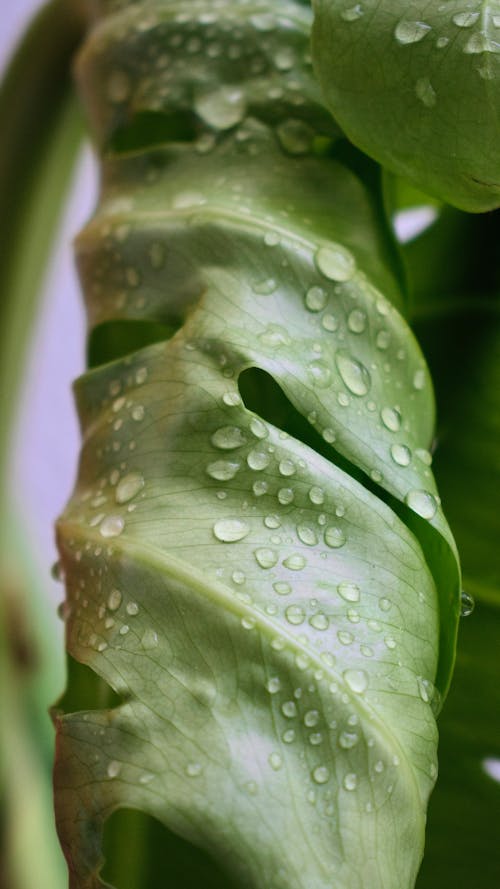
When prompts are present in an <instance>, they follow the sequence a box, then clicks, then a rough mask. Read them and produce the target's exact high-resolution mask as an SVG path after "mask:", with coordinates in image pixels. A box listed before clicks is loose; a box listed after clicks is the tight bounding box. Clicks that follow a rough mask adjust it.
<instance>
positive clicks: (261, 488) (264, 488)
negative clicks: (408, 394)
mask: <svg viewBox="0 0 500 889" xmlns="http://www.w3.org/2000/svg"><path fill="white" fill-rule="evenodd" d="M268 490H269V485H268V483H267V482H265V481H263V480H259V481H257V482H254V483H253V485H252V491H253V492H254V494H255V496H256V497H262V496H263V495H264V494H267V492H268Z"/></svg>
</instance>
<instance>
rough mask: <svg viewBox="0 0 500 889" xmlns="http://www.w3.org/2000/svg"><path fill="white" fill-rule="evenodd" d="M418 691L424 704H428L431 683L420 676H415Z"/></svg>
mask: <svg viewBox="0 0 500 889" xmlns="http://www.w3.org/2000/svg"><path fill="white" fill-rule="evenodd" d="M417 685H418V692H419V695H420V697H421V698H422V700H423V702H424V704H428V703H429V701H430V699H431V697H432V683H431V682H429V680H428V679H423V677H422V676H418V677H417Z"/></svg>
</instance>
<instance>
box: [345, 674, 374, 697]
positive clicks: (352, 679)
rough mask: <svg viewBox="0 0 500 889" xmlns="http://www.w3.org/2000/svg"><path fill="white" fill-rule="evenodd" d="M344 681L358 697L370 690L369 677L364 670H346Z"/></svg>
mask: <svg viewBox="0 0 500 889" xmlns="http://www.w3.org/2000/svg"><path fill="white" fill-rule="evenodd" d="M344 679H345V681H346V682H347V685H348V686H349V688H350V689H351V691H353V692H355V693H356V694H357V695H362V694H363V692H364V691H366V689H367V688H368V676H367V675H366V673H365V671H364V670H344Z"/></svg>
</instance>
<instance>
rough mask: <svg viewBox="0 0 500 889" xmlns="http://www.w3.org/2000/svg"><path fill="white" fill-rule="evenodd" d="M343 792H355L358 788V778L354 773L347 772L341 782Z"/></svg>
mask: <svg viewBox="0 0 500 889" xmlns="http://www.w3.org/2000/svg"><path fill="white" fill-rule="evenodd" d="M342 783H343V785H344V790H349V791H351V790H356V787H357V786H358V777H357V775H356V773H355V772H349V773H348V774H347V775H346V776H345V777H344V780H343V782H342Z"/></svg>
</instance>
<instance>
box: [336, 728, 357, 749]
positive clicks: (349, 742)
mask: <svg viewBox="0 0 500 889" xmlns="http://www.w3.org/2000/svg"><path fill="white" fill-rule="evenodd" d="M358 741H359V737H358V735H357V734H356V732H341V734H340V736H339V744H340V746H341V747H342V748H343V749H344V750H351V748H352V747H355V746H356V744H357V743H358Z"/></svg>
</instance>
